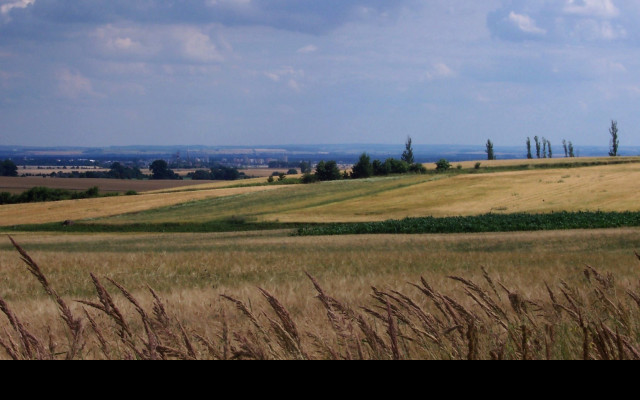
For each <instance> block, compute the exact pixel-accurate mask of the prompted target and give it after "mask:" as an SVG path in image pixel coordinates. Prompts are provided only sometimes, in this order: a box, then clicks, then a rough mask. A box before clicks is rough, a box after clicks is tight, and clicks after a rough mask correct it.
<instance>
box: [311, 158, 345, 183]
mask: <svg viewBox="0 0 640 400" xmlns="http://www.w3.org/2000/svg"><path fill="white" fill-rule="evenodd" d="M341 177H342V175H341V174H340V169H339V168H338V164H337V163H336V162H335V161H327V162H324V161H320V162H319V163H318V166H317V167H316V178H317V179H318V180H319V181H321V182H326V181H337V180H340V178H341Z"/></svg>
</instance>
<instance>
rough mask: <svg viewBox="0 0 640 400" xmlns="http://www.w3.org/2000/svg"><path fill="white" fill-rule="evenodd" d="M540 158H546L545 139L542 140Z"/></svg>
mask: <svg viewBox="0 0 640 400" xmlns="http://www.w3.org/2000/svg"><path fill="white" fill-rule="evenodd" d="M542 156H543V157H544V158H547V139H545V138H542Z"/></svg>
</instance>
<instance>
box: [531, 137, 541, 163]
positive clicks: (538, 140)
mask: <svg viewBox="0 0 640 400" xmlns="http://www.w3.org/2000/svg"><path fill="white" fill-rule="evenodd" d="M533 140H534V141H535V142H536V156H537V157H538V158H540V150H541V148H542V146H541V144H540V138H539V137H537V136H534V137H533Z"/></svg>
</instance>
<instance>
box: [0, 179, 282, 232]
mask: <svg viewBox="0 0 640 400" xmlns="http://www.w3.org/2000/svg"><path fill="white" fill-rule="evenodd" d="M282 188H283V186H260V187H244V188H229V189H207V190H197V191H180V192H175V193H164V194H142V195H138V196H118V197H106V198H97V199H84V200H69V201H59V202H49V203H30V204H12V205H3V206H0V226H13V225H25V224H44V223H51V222H61V221H65V220H74V221H77V220H87V219H93V218H101V217H109V216H114V215H121V214H127V213H137V212H141V211H145V210H150V209H155V208H161V207H167V206H172V205H176V204H183V203H188V202H192V201H197V200H204V199H211V198H218V197H228V196H237V195H242V194H248V193H255V192H262V191H272V190H278V189H282Z"/></svg>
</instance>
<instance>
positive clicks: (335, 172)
mask: <svg viewBox="0 0 640 400" xmlns="http://www.w3.org/2000/svg"><path fill="white" fill-rule="evenodd" d="M426 172H427V169H426V168H425V167H424V166H423V165H422V164H420V163H416V161H415V157H414V154H413V140H412V139H411V138H410V137H409V138H408V139H407V142H406V144H405V150H404V152H403V153H402V156H401V157H400V159H399V160H398V159H395V158H388V159H386V160H384V161H382V160H373V161H372V160H371V156H369V154H367V153H363V154H362V155H361V156H360V159H359V160H358V162H357V163H356V164H355V165H354V166H353V168H352V169H351V172H349V171H344V172H341V171H340V168H339V167H338V164H337V162H336V161H321V162H319V163H318V165H317V166H316V171H315V173H313V174H312V173H311V171H310V168H309V169H307V170H306V171H304V170H303V173H304V176H303V177H302V183H314V182H327V181H337V180H341V179H366V178H371V177H374V176H388V175H402V174H408V173H416V174H420V173H426Z"/></svg>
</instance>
